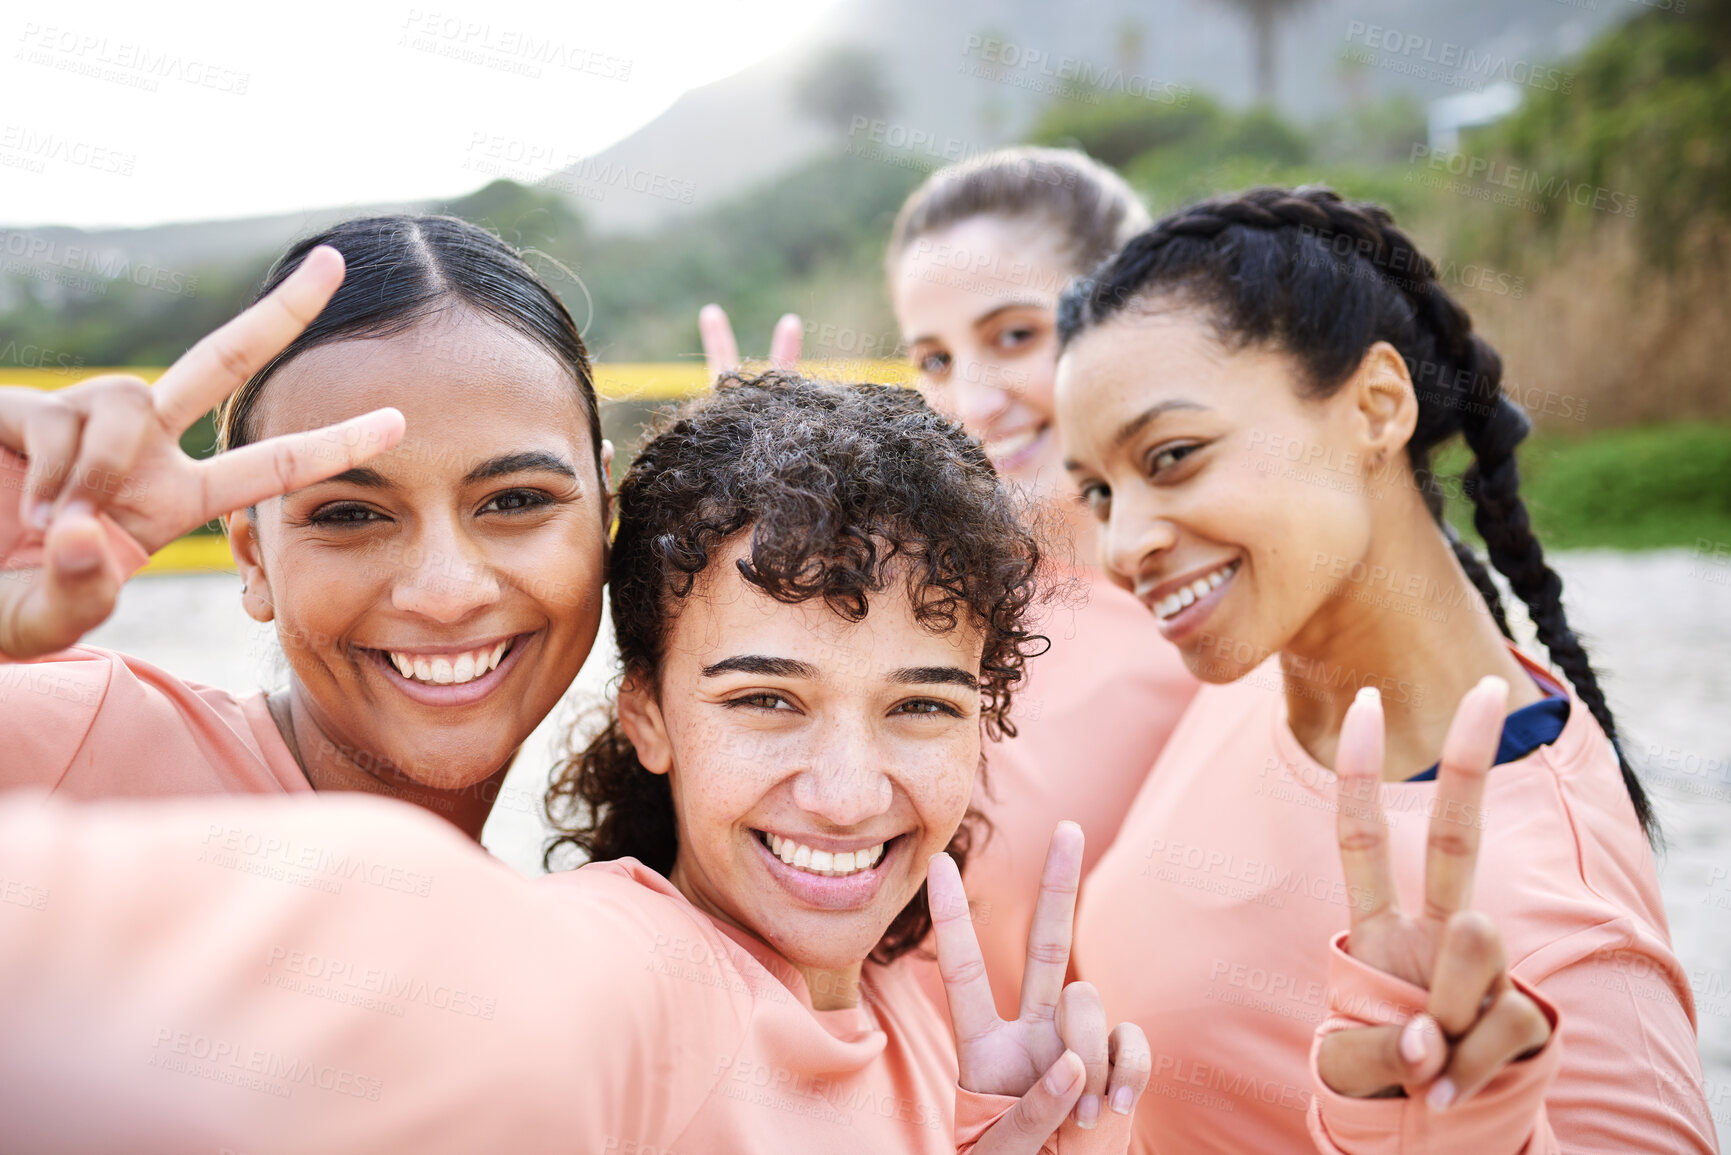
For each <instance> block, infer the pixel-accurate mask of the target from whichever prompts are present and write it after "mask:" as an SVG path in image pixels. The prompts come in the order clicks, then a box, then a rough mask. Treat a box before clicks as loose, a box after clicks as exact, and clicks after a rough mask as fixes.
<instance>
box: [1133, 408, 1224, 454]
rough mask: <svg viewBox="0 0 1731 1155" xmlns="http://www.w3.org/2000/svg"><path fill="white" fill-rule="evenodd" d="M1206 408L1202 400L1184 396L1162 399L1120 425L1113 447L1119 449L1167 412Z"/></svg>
mask: <svg viewBox="0 0 1731 1155" xmlns="http://www.w3.org/2000/svg"><path fill="white" fill-rule="evenodd" d="M1206 408H1208V406H1206V405H1203V404H1201V403H1200V402H1197V401H1186V400H1184V399H1183V398H1175V399H1173V400H1171V401H1162V402H1160V404H1158V405H1154V406H1151V407H1149V408H1148V409H1146V410H1144V411H1143V412H1142V414H1141V416H1139V417H1132V418H1130V420H1128V421H1126V422H1124V424H1122V425H1120V426H1119V427H1118V432H1117V433H1115V434H1113V435H1112V448H1114V449H1117V448H1118V447H1119V446H1121V445H1123V444H1124V443H1125V442H1126V441H1128V440H1130V439H1131V438H1132V437H1134V436H1136V435H1137V434H1138V433H1140V432H1142V430H1143V429H1145V428H1147V427H1148V425H1149V423H1150V422H1152V421H1154V420H1155V419H1156V418H1159V417H1164V416H1166V414H1168V413H1171V412H1173V411H1174V410H1178V409H1206Z"/></svg>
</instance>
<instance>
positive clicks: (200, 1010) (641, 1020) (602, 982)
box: [0, 794, 1127, 1155]
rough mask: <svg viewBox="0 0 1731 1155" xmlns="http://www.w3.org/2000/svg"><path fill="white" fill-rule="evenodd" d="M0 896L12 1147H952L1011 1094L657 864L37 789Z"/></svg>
mask: <svg viewBox="0 0 1731 1155" xmlns="http://www.w3.org/2000/svg"><path fill="white" fill-rule="evenodd" d="M0 898H3V899H4V901H0V1149H3V1150H7V1151H49V1150H51V1151H56V1152H111V1151H117V1150H126V1151H129V1152H135V1153H144V1152H168V1151H176V1152H187V1151H207V1152H211V1153H213V1155H214V1153H216V1152H220V1151H222V1150H225V1149H226V1150H229V1151H234V1152H246V1153H248V1155H269V1153H271V1152H282V1153H285V1155H286V1153H289V1152H297V1153H298V1152H308V1151H317V1152H321V1153H327V1155H339V1153H344V1152H355V1153H362V1152H366V1153H369V1155H377V1153H381V1152H399V1151H401V1152H414V1153H415V1155H437V1153H440V1152H451V1153H453V1155H455V1153H459V1152H460V1153H463V1155H472V1153H473V1152H476V1151H511V1152H514V1153H516V1155H532V1153H536V1152H581V1153H598V1152H620V1153H629V1155H706V1153H708V1155H730V1153H739V1155H746V1153H752V1155H760V1153H764V1152H787V1153H789V1155H811V1153H812V1152H824V1153H832V1152H833V1153H837V1155H839V1153H841V1152H856V1151H857V1152H896V1153H907V1155H919V1153H936V1152H942V1153H946V1155H948V1153H950V1152H955V1151H958V1150H967V1149H968V1148H969V1147H971V1145H972V1144H973V1142H974V1141H975V1140H976V1139H977V1138H978V1136H979V1135H980V1134H981V1133H983V1132H984V1131H985V1130H986V1129H987V1127H989V1126H990V1125H991V1124H992V1123H993V1122H995V1121H996V1120H997V1119H998V1118H999V1117H1000V1116H1001V1115H1002V1114H1003V1113H1004V1112H1005V1111H1006V1110H1008V1109H1009V1108H1010V1107H1011V1106H1012V1105H1013V1104H1014V1102H1015V1101H1014V1100H1013V1099H1010V1098H1006V1097H1001V1096H989V1095H975V1094H971V1093H969V1092H966V1091H963V1090H961V1089H960V1088H959V1086H958V1085H957V1081H956V1079H957V1065H956V1053H955V1049H954V1045H953V1044H952V1042H951V1040H950V1037H949V1030H948V1026H947V1024H946V1023H945V1022H944V1021H943V1020H941V1019H940V1018H938V1017H936V1016H934V1015H932V1013H931V1008H930V1006H929V1004H928V1003H927V1002H926V999H925V997H924V995H923V994H922V993H921V992H920V991H919V990H918V988H917V986H916V985H915V983H914V980H913V978H912V977H911V975H910V974H909V972H908V970H907V968H906V967H905V966H903V965H901V964H900V963H897V964H893V965H890V966H887V967H883V966H877V965H875V964H869V963H868V964H867V966H866V968H865V974H864V976H863V979H862V984H861V987H862V1000H861V1003H860V1005H859V1006H858V1007H855V1008H852V1009H846V1010H833V1011H816V1010H813V1009H812V1005H811V1000H810V998H809V995H808V993H807V989H806V986H805V983H804V981H803V980H802V978H801V977H800V974H799V972H798V971H797V970H796V969H794V968H793V967H792V966H790V965H789V964H788V963H787V962H786V961H785V960H784V959H782V958H781V957H780V956H779V955H777V954H776V953H775V952H774V951H772V950H771V949H769V948H768V947H766V946H765V945H764V944H762V943H761V942H758V941H756V940H755V939H753V938H752V937H751V936H750V935H748V934H746V933H744V932H742V931H740V930H738V929H736V928H733V927H730V926H727V925H725V924H723V923H721V922H719V921H717V920H715V919H713V918H711V917H709V916H708V915H706V914H704V913H703V912H701V911H699V910H698V909H697V908H695V907H693V906H692V905H691V904H690V903H689V902H687V901H686V900H685V899H684V897H682V896H681V895H680V894H679V892H678V891H677V890H675V889H674V888H673V887H672V886H671V885H669V884H668V882H667V881H666V880H665V879H663V878H661V877H660V876H659V875H656V874H654V873H653V872H651V871H649V870H647V869H645V868H644V867H642V866H641V865H639V864H637V863H636V862H635V861H633V860H629V859H627V860H622V861H618V862H610V863H600V864H593V865H590V866H587V867H584V868H582V869H580V870H577V871H572V872H569V873H565V874H561V875H554V876H550V877H547V878H542V879H536V880H533V881H531V880H526V879H523V878H521V877H519V876H517V875H515V874H514V873H512V872H511V871H510V870H509V869H507V868H505V867H503V866H501V865H500V864H498V863H497V862H495V861H493V860H492V859H490V858H489V857H488V856H487V855H486V854H485V852H483V851H481V850H480V849H479V848H477V847H476V846H474V845H473V844H472V843H470V842H468V841H467V840H466V839H464V838H462V836H461V835H460V834H458V833H457V832H456V831H454V830H452V829H451V828H450V827H449V826H447V825H446V824H445V823H443V822H441V821H439V820H438V819H437V818H435V817H433V816H431V815H428V814H426V813H424V812H422V811H419V810H416V809H415V808H413V807H410V806H408V805H406V804H403V803H397V802H392V801H388V800H380V799H373V798H368V797H363V796H349V797H343V798H335V799H322V800H319V801H318V802H316V803H314V802H311V801H310V800H308V799H305V798H300V799H285V798H275V799H266V798H199V799H171V800H149V801H136V800H110V801H106V802H98V803H79V804H73V803H67V802H62V801H59V800H53V799H50V800H48V801H47V802H46V803H44V802H42V801H41V800H37V799H28V798H25V797H24V796H22V795H17V794H15V795H13V796H12V797H11V798H8V799H0ZM1126 1139H1127V1134H1126V1132H1124V1131H1121V1132H1120V1134H1119V1136H1118V1143H1119V1144H1120V1146H1119V1148H1118V1149H1119V1150H1122V1146H1121V1144H1122V1143H1123V1142H1124V1141H1126ZM1047 1150H1048V1151H1049V1152H1055V1151H1057V1144H1056V1143H1055V1142H1051V1143H1049V1145H1048V1147H1047Z"/></svg>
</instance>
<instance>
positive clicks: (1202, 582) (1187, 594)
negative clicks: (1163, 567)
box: [1154, 558, 1238, 620]
mask: <svg viewBox="0 0 1731 1155" xmlns="http://www.w3.org/2000/svg"><path fill="white" fill-rule="evenodd" d="M1237 572H1238V559H1236V558H1234V559H1233V560H1232V561H1229V562H1227V563H1226V564H1225V565H1223V566H1221V567H1220V568H1219V569H1217V570H1215V571H1214V572H1213V573H1211V574H1207V575H1205V576H1203V577H1199V578H1197V579H1196V580H1195V581H1193V582H1191V583H1190V584H1189V585H1187V586H1184V587H1183V588H1182V589H1180V590H1179V591H1178V592H1177V593H1171V594H1167V595H1166V596H1165V597H1163V598H1161V599H1160V600H1159V601H1157V602H1155V603H1154V616H1155V617H1157V618H1160V619H1162V620H1164V619H1166V618H1170V617H1174V616H1176V615H1177V613H1178V611H1179V610H1183V609H1188V608H1189V607H1190V606H1192V605H1194V604H1195V603H1196V599H1198V598H1204V597H1207V596H1208V595H1209V594H1211V593H1213V592H1214V591H1215V590H1217V589H1219V588H1220V587H1221V586H1222V585H1224V584H1225V583H1226V579H1227V578H1229V577H1231V576H1232V575H1233V574H1235V573H1237Z"/></svg>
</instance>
